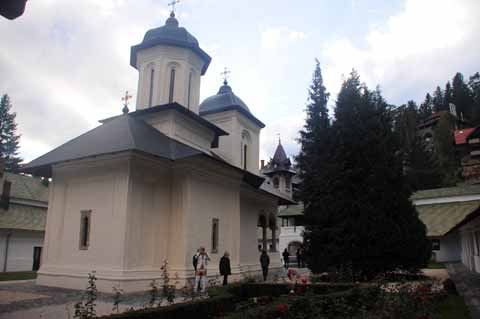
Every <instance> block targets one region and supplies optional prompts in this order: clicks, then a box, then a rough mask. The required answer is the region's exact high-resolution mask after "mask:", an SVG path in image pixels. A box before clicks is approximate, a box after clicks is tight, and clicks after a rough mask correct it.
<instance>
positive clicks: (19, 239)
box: [0, 230, 44, 271]
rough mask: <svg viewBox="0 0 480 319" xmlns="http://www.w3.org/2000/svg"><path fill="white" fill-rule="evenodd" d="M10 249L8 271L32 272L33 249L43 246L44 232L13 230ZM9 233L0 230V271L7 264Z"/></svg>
mask: <svg viewBox="0 0 480 319" xmlns="http://www.w3.org/2000/svg"><path fill="white" fill-rule="evenodd" d="M11 233H12V235H11V237H10V243H9V248H8V258H7V271H31V270H32V266H33V247H42V246H43V237H44V232H39V231H38V232H37V231H21V230H12V231H11ZM6 237H7V231H4V230H0V271H3V266H4V262H5V246H6Z"/></svg>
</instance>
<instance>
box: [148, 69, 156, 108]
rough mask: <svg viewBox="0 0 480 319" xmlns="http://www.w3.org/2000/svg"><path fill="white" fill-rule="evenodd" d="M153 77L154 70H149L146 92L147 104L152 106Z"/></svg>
mask: <svg viewBox="0 0 480 319" xmlns="http://www.w3.org/2000/svg"><path fill="white" fill-rule="evenodd" d="M154 79H155V70H154V69H153V68H152V69H151V70H150V89H149V90H150V91H149V92H148V106H152V103H153V81H154Z"/></svg>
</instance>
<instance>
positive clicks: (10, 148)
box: [0, 94, 22, 171]
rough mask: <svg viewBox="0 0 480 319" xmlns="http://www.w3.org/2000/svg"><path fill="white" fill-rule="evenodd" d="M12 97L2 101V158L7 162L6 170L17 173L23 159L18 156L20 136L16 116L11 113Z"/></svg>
mask: <svg viewBox="0 0 480 319" xmlns="http://www.w3.org/2000/svg"><path fill="white" fill-rule="evenodd" d="M11 108H12V104H11V102H10V97H9V96H8V95H7V94H4V95H3V96H2V98H1V99H0V156H1V157H2V158H3V160H4V161H5V170H7V171H16V170H18V169H19V168H20V165H19V164H20V163H21V162H22V159H21V158H20V157H19V156H18V148H19V142H20V135H19V134H18V133H17V123H16V122H15V117H16V114H15V112H12V111H11Z"/></svg>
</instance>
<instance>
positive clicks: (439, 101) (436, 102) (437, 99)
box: [433, 86, 444, 112]
mask: <svg viewBox="0 0 480 319" xmlns="http://www.w3.org/2000/svg"><path fill="white" fill-rule="evenodd" d="M443 106H444V103H443V92H442V89H441V88H440V87H439V86H437V88H436V89H435V92H433V110H434V111H435V112H440V111H441V110H444V107H443Z"/></svg>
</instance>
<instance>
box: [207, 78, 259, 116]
mask: <svg viewBox="0 0 480 319" xmlns="http://www.w3.org/2000/svg"><path fill="white" fill-rule="evenodd" d="M232 107H237V108H240V109H241V110H243V111H246V112H248V113H250V109H249V108H248V106H247V105H246V104H245V102H243V101H242V100H241V99H240V98H239V97H238V96H236V95H235V94H234V93H233V91H232V88H231V87H230V86H229V85H228V83H227V81H225V82H223V85H222V86H221V87H220V89H219V90H218V93H217V94H216V95H213V96H210V97H208V98H206V99H205V100H204V101H203V102H202V103H201V104H200V107H199V111H200V113H204V114H205V113H215V112H221V111H225V110H226V109H228V108H232Z"/></svg>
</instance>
